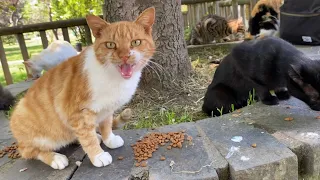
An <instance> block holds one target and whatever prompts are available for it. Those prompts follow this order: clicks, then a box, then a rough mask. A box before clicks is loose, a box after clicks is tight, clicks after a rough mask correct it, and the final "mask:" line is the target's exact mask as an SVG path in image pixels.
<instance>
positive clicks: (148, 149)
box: [131, 131, 192, 167]
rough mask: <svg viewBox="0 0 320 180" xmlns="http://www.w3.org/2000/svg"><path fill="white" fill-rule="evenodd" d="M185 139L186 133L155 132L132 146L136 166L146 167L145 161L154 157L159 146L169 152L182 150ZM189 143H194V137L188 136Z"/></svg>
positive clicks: (161, 158) (163, 158)
mask: <svg viewBox="0 0 320 180" xmlns="http://www.w3.org/2000/svg"><path fill="white" fill-rule="evenodd" d="M184 139H185V131H180V132H169V133H160V132H153V133H150V134H147V135H146V136H144V137H143V138H142V139H141V140H138V141H137V142H136V144H133V145H131V147H132V148H133V152H134V157H135V160H137V163H136V164H135V165H136V166H137V167H138V166H141V167H145V166H147V163H146V162H145V160H147V159H149V158H151V157H152V153H153V152H155V151H156V150H157V149H158V148H159V146H165V145H167V144H168V146H167V147H166V148H167V149H168V150H171V149H172V148H182V143H183V141H184ZM187 140H188V141H192V137H191V136H188V138H187ZM160 160H161V161H163V160H165V157H164V156H162V157H160Z"/></svg>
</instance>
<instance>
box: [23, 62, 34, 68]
mask: <svg viewBox="0 0 320 180" xmlns="http://www.w3.org/2000/svg"><path fill="white" fill-rule="evenodd" d="M22 63H23V64H24V65H25V66H27V67H32V64H33V62H32V61H23V62H22Z"/></svg>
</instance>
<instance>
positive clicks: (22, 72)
mask: <svg viewBox="0 0 320 180" xmlns="http://www.w3.org/2000/svg"><path fill="white" fill-rule="evenodd" d="M9 68H10V72H11V75H12V79H13V82H14V83H19V82H22V81H25V80H26V79H27V72H26V69H25V66H24V65H23V64H22V63H16V64H11V65H10V66H9ZM0 83H1V84H2V85H6V81H5V78H4V74H3V71H2V69H1V71H0Z"/></svg>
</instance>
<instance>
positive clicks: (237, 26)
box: [187, 14, 245, 45]
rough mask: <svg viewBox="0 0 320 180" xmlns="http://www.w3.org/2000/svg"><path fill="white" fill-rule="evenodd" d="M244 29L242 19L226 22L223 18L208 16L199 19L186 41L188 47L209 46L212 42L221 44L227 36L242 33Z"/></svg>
mask: <svg viewBox="0 0 320 180" xmlns="http://www.w3.org/2000/svg"><path fill="white" fill-rule="evenodd" d="M244 32H245V29H244V25H243V22H242V18H239V19H232V20H227V19H226V18H224V17H221V16H218V15H214V14H209V15H207V16H205V17H203V18H202V19H201V21H200V22H198V23H197V24H196V26H195V27H194V28H193V29H192V31H191V33H190V37H189V39H188V40H187V44H188V45H200V44H209V43H213V42H223V41H224V40H223V39H224V38H227V40H228V39H229V40H230V38H229V37H228V36H230V35H233V34H237V33H243V34H244Z"/></svg>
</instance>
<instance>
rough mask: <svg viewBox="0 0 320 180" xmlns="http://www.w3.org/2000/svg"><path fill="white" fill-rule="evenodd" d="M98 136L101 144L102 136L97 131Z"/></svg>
mask: <svg viewBox="0 0 320 180" xmlns="http://www.w3.org/2000/svg"><path fill="white" fill-rule="evenodd" d="M97 137H98V140H99V144H101V142H102V136H101V135H100V134H98V133H97Z"/></svg>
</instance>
